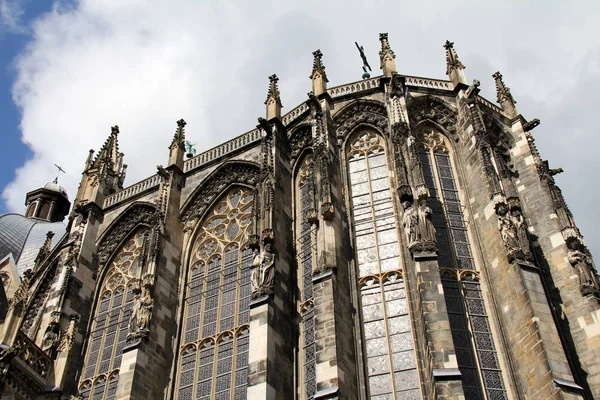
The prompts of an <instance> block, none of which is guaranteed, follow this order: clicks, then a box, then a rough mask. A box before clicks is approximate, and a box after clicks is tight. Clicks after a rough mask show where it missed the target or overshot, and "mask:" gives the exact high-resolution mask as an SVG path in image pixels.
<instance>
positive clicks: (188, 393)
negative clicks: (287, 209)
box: [176, 187, 253, 400]
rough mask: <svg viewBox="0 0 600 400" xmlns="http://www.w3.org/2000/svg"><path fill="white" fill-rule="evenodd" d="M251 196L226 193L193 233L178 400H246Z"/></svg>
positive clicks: (238, 190)
mask: <svg viewBox="0 0 600 400" xmlns="http://www.w3.org/2000/svg"><path fill="white" fill-rule="evenodd" d="M252 202H253V195H252V192H251V191H250V190H249V189H247V188H241V187H235V188H232V189H231V190H229V191H228V192H227V193H226V194H225V195H224V196H223V197H222V198H221V199H220V200H219V201H218V202H217V203H216V205H215V206H214V207H213V208H212V209H211V210H210V211H209V212H208V214H207V216H206V217H205V218H204V220H203V221H202V222H201V223H200V225H199V227H198V228H197V231H196V237H195V239H194V241H193V244H192V251H191V254H190V258H189V264H188V265H189V268H190V269H189V273H188V278H187V282H186V287H185V297H184V305H183V308H184V316H183V327H182V338H181V347H180V349H181V350H180V354H179V361H178V368H177V370H178V373H177V380H176V382H177V383H176V385H177V386H176V389H177V395H176V398H177V399H181V400H188V399H189V400H191V399H230V398H232V399H233V398H235V399H236V400H243V399H246V388H247V377H248V371H247V369H248V339H249V331H248V322H249V317H250V300H251V297H250V296H251V288H250V265H251V264H252V259H253V254H252V251H251V250H250V249H249V248H248V247H247V241H248V229H249V227H250V223H251V213H252Z"/></svg>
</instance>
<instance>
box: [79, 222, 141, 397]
mask: <svg viewBox="0 0 600 400" xmlns="http://www.w3.org/2000/svg"><path fill="white" fill-rule="evenodd" d="M147 233H148V230H147V228H145V227H144V228H140V229H139V230H138V231H136V232H135V233H134V234H133V235H132V236H131V237H130V239H129V240H128V241H127V242H125V244H124V245H123V246H122V247H121V249H120V250H119V251H118V252H117V255H116V256H115V257H114V259H113V261H112V262H111V263H110V267H109V269H108V271H107V273H106V274H105V276H104V278H103V280H102V285H101V286H100V292H99V293H100V297H99V301H98V305H97V306H96V312H95V314H94V318H93V321H92V330H91V333H90V335H89V339H88V345H87V352H86V357H85V364H84V368H83V373H82V382H81V384H80V387H79V393H80V397H81V398H83V399H85V400H87V399H88V398H92V399H97V398H98V399H109V400H110V399H114V396H115V394H116V390H117V383H118V380H119V368H120V367H121V358H122V355H123V348H124V347H125V343H126V339H127V332H128V324H129V316H130V313H131V308H132V305H133V287H132V284H131V283H132V280H133V279H136V278H138V273H139V270H140V265H139V264H138V261H139V259H140V255H141V252H142V249H143V247H144V241H145V240H146V239H147ZM90 394H91V397H90Z"/></svg>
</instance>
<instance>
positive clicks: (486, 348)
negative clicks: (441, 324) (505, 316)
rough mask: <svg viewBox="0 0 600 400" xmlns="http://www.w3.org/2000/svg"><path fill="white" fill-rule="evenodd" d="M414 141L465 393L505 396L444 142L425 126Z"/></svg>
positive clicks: (461, 209)
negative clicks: (425, 187) (425, 189)
mask: <svg viewBox="0 0 600 400" xmlns="http://www.w3.org/2000/svg"><path fill="white" fill-rule="evenodd" d="M417 145H418V155H419V159H420V161H421V165H422V167H423V175H424V178H425V183H426V184H427V186H428V188H429V192H430V198H429V205H430V207H431V209H432V210H433V217H432V222H433V224H434V226H435V228H436V239H437V244H438V250H439V257H438V263H439V266H440V269H441V276H442V285H443V287H444V297H445V298H446V305H447V307H448V317H449V319H450V329H451V332H452V339H453V342H454V347H455V349H456V356H457V360H458V366H459V369H460V371H461V376H462V383H463V388H464V391H465V396H466V397H467V398H473V399H479V398H485V397H484V395H483V391H485V394H486V397H487V398H489V399H507V398H508V395H507V392H506V388H505V386H504V380H503V378H502V371H501V369H500V362H499V359H498V354H497V352H496V347H495V344H494V339H493V336H492V329H491V326H490V322H489V318H488V315H487V311H486V307H485V300H484V298H483V294H482V292H481V284H480V279H479V271H477V270H476V265H475V260H474V258H473V252H472V249H471V243H470V240H469V232H468V229H467V224H466V222H465V217H464V214H463V209H464V206H463V204H462V202H461V198H460V197H461V196H460V193H459V187H458V182H457V180H456V178H455V176H456V173H455V169H454V166H453V160H452V158H451V154H450V151H449V146H447V144H446V139H445V138H444V137H443V136H442V135H441V134H440V133H438V132H436V131H434V130H433V129H429V128H425V129H422V130H421V131H420V132H419V133H418V134H417Z"/></svg>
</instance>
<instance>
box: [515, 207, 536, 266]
mask: <svg viewBox="0 0 600 400" xmlns="http://www.w3.org/2000/svg"><path fill="white" fill-rule="evenodd" d="M510 214H511V219H512V221H513V223H514V225H515V229H516V231H517V239H518V241H519V247H520V248H521V251H522V252H523V257H524V258H525V259H526V260H529V261H533V255H532V254H531V249H530V247H529V237H528V236H527V225H526V224H525V219H524V218H523V215H522V214H521V211H520V210H519V209H515V210H512V211H511V213H510Z"/></svg>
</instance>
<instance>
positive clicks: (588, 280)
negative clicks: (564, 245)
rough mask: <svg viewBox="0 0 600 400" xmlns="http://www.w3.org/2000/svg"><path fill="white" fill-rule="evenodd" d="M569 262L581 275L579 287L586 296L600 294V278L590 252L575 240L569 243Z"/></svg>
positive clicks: (597, 295)
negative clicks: (585, 250) (582, 248)
mask: <svg viewBox="0 0 600 400" xmlns="http://www.w3.org/2000/svg"><path fill="white" fill-rule="evenodd" d="M568 246H569V254H568V258H569V262H570V263H571V265H572V266H573V269H574V270H575V272H576V273H577V276H578V277H579V289H580V290H581V294H583V295H584V296H587V295H594V296H596V297H599V296H600V279H599V278H598V275H597V273H596V271H595V268H594V267H593V264H592V258H591V256H590V255H589V254H586V253H584V252H583V251H581V250H580V248H581V246H580V244H579V243H578V242H577V241H576V240H573V241H571V242H570V243H569V245H568Z"/></svg>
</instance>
